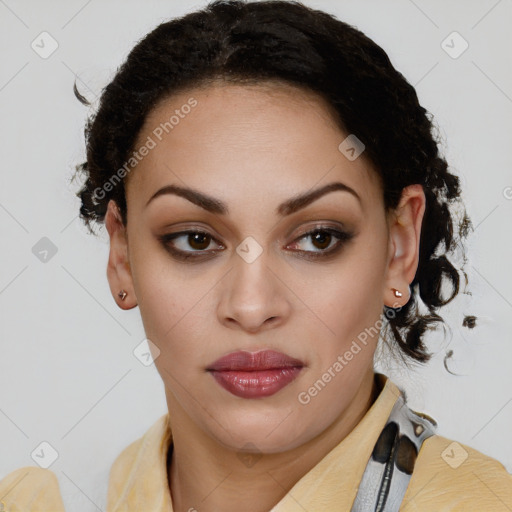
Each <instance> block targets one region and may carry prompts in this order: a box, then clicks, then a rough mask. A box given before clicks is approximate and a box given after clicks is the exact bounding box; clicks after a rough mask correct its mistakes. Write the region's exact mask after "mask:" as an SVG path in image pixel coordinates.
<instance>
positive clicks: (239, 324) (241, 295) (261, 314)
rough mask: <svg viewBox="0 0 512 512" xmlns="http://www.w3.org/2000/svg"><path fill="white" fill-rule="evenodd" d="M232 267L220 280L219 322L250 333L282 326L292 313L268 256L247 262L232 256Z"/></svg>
mask: <svg viewBox="0 0 512 512" xmlns="http://www.w3.org/2000/svg"><path fill="white" fill-rule="evenodd" d="M233 265H234V267H233V268H232V270H231V271H230V272H228V274H227V275H226V276H225V278H224V279H223V280H222V281H221V283H222V287H223V288H222V290H221V298H220V300H219V305H218V311H217V312H218V317H219V320H220V322H221V323H222V324H224V325H225V326H227V327H229V328H231V329H233V328H235V329H240V330H243V331H246V332H250V333H255V332H258V331H260V330H265V329H270V328H274V327H277V326H278V325H282V324H283V323H284V322H285V321H286V320H287V318H288V317H289V314H290V311H291V304H290V302H289V293H287V292H288V289H287V287H286V285H285V284H284V283H283V281H282V280H281V279H280V278H279V277H278V271H277V269H272V268H271V267H270V265H269V258H268V257H267V253H266V252H265V251H264V252H263V253H262V254H260V255H259V256H258V258H256V260H254V261H252V262H250V263H249V262H247V261H245V260H244V259H243V258H242V257H240V256H239V255H238V254H236V253H235V254H234V255H233Z"/></svg>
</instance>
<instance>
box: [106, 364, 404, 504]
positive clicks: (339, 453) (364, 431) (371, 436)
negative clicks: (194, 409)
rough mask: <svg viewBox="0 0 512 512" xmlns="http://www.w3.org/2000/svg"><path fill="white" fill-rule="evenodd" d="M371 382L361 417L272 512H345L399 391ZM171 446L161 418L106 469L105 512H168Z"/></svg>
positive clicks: (384, 381) (382, 381) (386, 382)
mask: <svg viewBox="0 0 512 512" xmlns="http://www.w3.org/2000/svg"><path fill="white" fill-rule="evenodd" d="M375 378H376V381H377V384H378V387H379V389H381V392H380V393H379V396H378V397H377V399H376V400H375V402H374V403H373V404H372V406H371V407H370V409H369V410H368V411H367V413H366V414H365V416H364V417H363V418H362V419H361V420H360V421H359V423H358V424H357V425H356V427H355V428H354V429H353V430H352V431H351V432H350V433H349V434H348V435H347V436H346V437H345V438H344V439H343V440H342V441H341V442H340V443H339V444H338V445H336V446H335V447H334V448H333V449H332V450H331V451H330V452H329V453H328V454H327V455H326V456H325V457H324V458H323V459H322V460H321V461H319V462H318V464H317V465H316V466H314V467H313V468H312V469H311V470H310V471H308V472H307V473H306V474H305V475H304V476H303V477H302V478H301V479H300V480H299V481H298V482H297V483H296V484H295V485H294V486H293V487H292V488H291V489H290V491H289V492H288V493H287V494H286V495H285V496H284V498H283V499H282V500H281V501H280V502H279V503H278V504H277V505H275V507H274V508H272V510H271V512H304V510H308V512H324V511H325V510H350V507H351V505H352V502H353V501H354V499H355V496H356V494H357V489H358V485H359V482H360V480H361V478H362V476H363V473H364V470H365V467H366V463H367V461H368V459H369V458H370V455H371V452H372V450H373V447H374V445H375V442H376V441H377V438H378V437H379V434H380V432H381V431H382V429H383V428H384V426H385V423H386V420H387V419H388V416H389V414H390V412H391V409H392V408H393V406H394V404H395V402H396V400H397V398H398V397H399V395H400V389H399V388H398V387H397V386H396V385H395V384H394V383H393V382H392V381H391V380H390V379H389V378H388V377H387V376H385V375H383V374H381V373H376V374H375ZM171 443H172V433H171V429H170V425H169V414H168V413H166V414H164V415H163V416H161V417H160V418H159V419H158V420H157V421H156V422H155V423H154V424H153V425H152V426H151V428H150V429H149V430H148V431H147V432H146V433H145V434H144V435H143V436H142V437H141V438H139V439H137V440H136V441H134V442H133V443H131V444H130V445H128V447H126V448H125V449H124V450H123V451H122V452H121V454H120V455H119V456H118V457H117V459H116V460H115V462H114V464H113V465H112V468H111V470H110V476H109V487H108V495H107V511H108V512H124V511H128V510H155V511H159V512H173V508H172V501H171V495H170V492H169V484H168V478H167V454H168V452H169V447H170V444H171Z"/></svg>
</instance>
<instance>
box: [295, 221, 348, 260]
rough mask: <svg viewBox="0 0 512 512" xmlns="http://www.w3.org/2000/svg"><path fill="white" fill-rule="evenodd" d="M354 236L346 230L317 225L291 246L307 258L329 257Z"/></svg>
mask: <svg viewBox="0 0 512 512" xmlns="http://www.w3.org/2000/svg"><path fill="white" fill-rule="evenodd" d="M353 236H354V235H353V234H352V233H347V232H345V231H339V230H337V229H333V228H328V227H317V228H316V229H314V230H311V231H308V232H307V233H304V234H303V235H302V236H300V237H299V238H298V239H297V240H296V241H295V242H294V243H293V244H292V246H291V247H292V249H295V250H297V251H298V252H299V253H302V254H303V255H304V257H307V258H319V257H324V256H325V257H327V256H330V255H333V254H334V253H336V252H338V251H339V250H340V249H341V247H342V246H343V244H344V242H348V241H349V240H350V239H351V238H353ZM336 240H337V241H336Z"/></svg>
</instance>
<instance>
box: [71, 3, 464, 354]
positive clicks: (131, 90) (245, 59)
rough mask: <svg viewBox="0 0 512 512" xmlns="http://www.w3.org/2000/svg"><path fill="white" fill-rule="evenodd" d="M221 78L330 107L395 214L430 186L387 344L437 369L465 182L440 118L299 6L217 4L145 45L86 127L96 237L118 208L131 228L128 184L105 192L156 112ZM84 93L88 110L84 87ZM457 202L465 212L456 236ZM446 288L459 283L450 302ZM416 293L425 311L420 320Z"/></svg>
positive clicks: (158, 32) (84, 194)
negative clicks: (410, 194)
mask: <svg viewBox="0 0 512 512" xmlns="http://www.w3.org/2000/svg"><path fill="white" fill-rule="evenodd" d="M217 80H222V81H224V82H233V83H239V84H240V83H242V84H243V83H246V84H248V83H264V82H279V83H284V84H288V85H292V86H296V87H300V88H303V89H304V90H308V91H313V92H314V93H316V94H317V95H319V96H320V97H322V98H323V99H325V100H326V101H327V104H328V105H329V106H331V107H332V112H333V114H334V115H335V116H336V117H337V119H336V120H337V122H338V124H339V126H340V128H341V129H342V131H344V132H345V133H350V134H354V135H356V136H357V138H359V139H360V140H361V141H362V142H363V143H364V145H365V153H364V155H365V156H366V158H368V159H369V161H370V162H371V163H372V164H373V167H374V168H375V169H376V171H377V172H378V174H379V176H380V179H381V183H382V184H383V190H384V204H385V208H386V210H387V211H388V210H390V209H394V208H396V206H397V205H398V202H399V200H400V197H401V193H402V190H403V189H404V187H406V186H408V185H411V184H421V185H422V186H423V190H424V193H425V196H426V208H425V214H424V218H423V225H422V230H421V238H420V254H419V262H418V269H417V272H416V275H415V277H414V280H413V281H412V283H411V298H410V300H409V301H408V303H407V304H406V305H405V306H402V307H400V308H395V309H393V308H390V307H388V306H384V314H385V316H386V319H387V322H386V324H385V327H386V329H387V328H389V329H390V330H391V334H392V337H391V338H392V339H391V340H387V339H386V338H384V340H385V342H386V343H387V344H388V345H389V344H390V341H391V342H392V341H393V340H394V342H396V343H397V344H398V346H399V349H400V350H399V353H400V354H401V356H402V359H403V360H404V361H405V362H406V363H408V362H411V361H412V362H420V363H422V362H426V361H428V360H429V359H430V357H431V355H432V354H431V353H429V352H427V350H426V346H425V344H424V342H423V340H422V337H423V335H424V333H425V331H426V330H427V329H428V328H432V327H431V324H435V323H437V322H443V319H442V317H441V316H439V314H437V313H436V311H437V310H438V309H439V308H440V307H442V306H444V305H445V304H447V303H448V302H450V301H451V300H452V299H453V298H454V297H455V296H456V295H457V294H458V292H459V273H458V271H457V270H456V268H455V267H454V265H453V264H452V263H451V262H450V261H449V260H448V258H447V254H448V253H449V252H451V251H454V250H455V249H456V248H457V246H458V247H460V248H461V249H462V250H463V251H464V248H463V246H462V244H461V243H460V242H462V239H463V238H464V237H466V236H467V234H468V231H469V229H470V228H471V227H472V226H471V221H470V219H469V217H468V216H467V214H466V210H465V208H464V207H463V204H462V200H461V197H460V196H461V190H460V184H459V178H458V177H457V176H455V175H454V174H451V173H450V172H449V171H448V164H447V162H446V161H445V159H444V158H443V157H442V156H441V155H440V153H439V148H438V143H439V140H438V136H437V135H434V125H433V122H432V116H431V114H430V113H429V112H427V110H426V109H425V108H423V107H422V106H420V104H419V102H418V97H417V95H416V92H415V89H414V87H413V86H412V85H411V84H409V82H408V81H407V80H406V79H405V78H404V76H403V75H402V74H401V73H399V72H398V71H397V70H396V69H395V68H394V67H393V65H392V64H391V62H390V60H389V57H388V56H387V54H386V52H385V51H384V50H383V49H382V48H381V47H380V46H378V45H377V44H376V43H374V42H373V41H372V40H371V39H369V38H368V37H367V36H365V35H364V34H363V33H362V32H361V31H359V30H358V29H357V28H355V27H353V26H351V25H349V24H347V23H345V22H342V21H340V20H338V19H337V18H335V17H334V16H332V15H330V14H328V13H326V12H323V11H320V10H314V9H312V8H310V7H307V6H305V5H303V4H302V3H300V2H297V1H282V0H269V1H258V2H255V1H254V2H246V1H243V0H216V1H213V2H211V3H209V4H208V5H207V6H206V7H204V8H203V9H201V10H199V11H196V12H192V13H189V14H187V15H185V16H182V17H179V18H175V19H173V20H170V21H167V22H165V23H162V24H160V25H159V26H157V27H156V28H155V29H154V30H153V31H152V32H150V33H149V34H147V35H146V36H145V37H144V38H143V39H141V40H140V41H139V42H138V43H137V44H136V46H135V47H134V48H133V49H132V50H131V52H130V53H129V55H128V57H127V59H126V61H125V62H124V63H123V64H122V65H121V67H120V68H119V69H118V70H117V73H116V74H115V76H114V78H113V80H112V81H111V82H110V83H109V84H108V85H107V86H106V87H105V88H104V89H103V91H102V95H101V98H100V102H99V106H98V109H97V111H96V113H95V114H93V115H91V116H90V117H89V118H88V119H87V122H86V126H85V142H86V161H85V162H84V163H82V164H80V165H77V166H76V171H77V173H80V174H81V175H82V176H83V177H85V181H84V184H83V185H82V187H81V189H80V190H79V191H78V192H77V195H78V196H79V197H80V199H81V208H80V216H81V218H82V219H83V220H84V221H85V223H86V225H87V227H88V228H89V230H90V231H92V232H93V230H92V228H91V222H93V221H94V222H96V223H101V222H103V221H104V217H105V213H106V210H107V205H108V202H109V201H110V199H113V200H115V202H116V203H117V205H118V207H119V209H120V212H121V217H122V220H123V222H124V223H125V224H126V220H127V216H126V198H125V190H124V181H122V185H123V186H110V187H106V186H105V184H106V183H107V182H108V181H109V178H111V177H112V175H113V173H114V172H115V171H116V170H117V169H120V168H122V166H123V164H125V162H127V161H128V158H129V155H130V153H131V152H132V151H133V147H134V145H135V141H136V138H137V135H138V133H139V131H140V129H141V128H142V125H143V123H144V121H145V119H146V116H147V115H148V113H149V112H150V111H151V110H152V109H153V108H154V107H155V106H156V105H157V103H158V102H160V101H162V100H164V99H165V98H168V97H169V96H170V95H172V94H175V93H177V92H181V91H183V90H186V89H187V88H190V89H192V88H195V87H202V86H208V84H211V83H214V81H217ZM74 91H75V95H76V96H77V97H78V99H79V100H80V101H81V102H82V103H84V104H86V105H90V103H89V102H88V101H87V100H86V98H84V96H82V95H81V94H80V93H79V92H78V90H77V88H76V82H75V86H74ZM122 176H123V177H124V174H123V175H122ZM98 190H101V191H102V193H101V194H98V193H97V191H98ZM455 202H457V203H458V204H459V205H460V206H462V210H460V211H461V212H462V216H461V219H459V222H458V233H456V234H454V232H453V227H454V224H455V216H454V214H455V210H454V208H453V206H454V203H455ZM465 261H466V260H465V258H464V262H465ZM463 274H464V277H465V280H466V283H467V276H466V274H465V273H464V272H463ZM445 282H447V283H449V284H450V285H451V286H450V287H451V293H450V294H449V295H448V296H447V297H444V296H443V293H442V288H443V285H444V284H445ZM465 293H466V292H465ZM418 295H419V298H421V300H422V302H423V304H424V305H425V306H426V307H427V308H428V312H427V313H426V314H420V312H419V304H418ZM404 356H408V357H404Z"/></svg>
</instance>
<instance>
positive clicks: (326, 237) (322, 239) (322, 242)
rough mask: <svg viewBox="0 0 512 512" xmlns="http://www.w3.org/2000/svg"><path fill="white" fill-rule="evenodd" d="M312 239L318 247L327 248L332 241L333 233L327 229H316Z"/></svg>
mask: <svg viewBox="0 0 512 512" xmlns="http://www.w3.org/2000/svg"><path fill="white" fill-rule="evenodd" d="M311 239H312V240H313V243H314V244H315V247H318V249H327V247H329V245H330V243H331V240H332V235H331V233H328V232H327V231H315V232H314V235H311Z"/></svg>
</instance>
